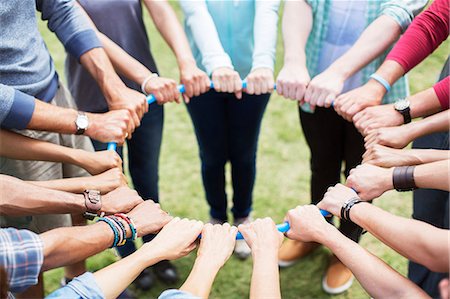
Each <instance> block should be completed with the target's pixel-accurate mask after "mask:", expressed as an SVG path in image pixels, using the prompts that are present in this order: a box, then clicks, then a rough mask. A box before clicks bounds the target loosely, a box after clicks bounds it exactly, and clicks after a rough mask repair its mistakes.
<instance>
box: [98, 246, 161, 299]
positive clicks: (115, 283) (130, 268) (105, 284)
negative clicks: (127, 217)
mask: <svg viewBox="0 0 450 299" xmlns="http://www.w3.org/2000/svg"><path fill="white" fill-rule="evenodd" d="M111 242H112V241H111ZM149 245H150V244H149ZM146 246H148V245H146ZM142 251H143V249H142V248H141V249H139V250H138V251H136V252H135V253H133V254H131V255H129V256H127V257H126V258H123V259H121V260H119V261H117V262H115V263H113V264H111V265H109V266H108V267H106V268H103V269H101V270H99V271H97V272H95V273H94V277H95V281H96V283H97V285H98V286H99V288H100V289H101V290H102V291H103V294H104V295H105V298H106V299H110V298H111V299H113V298H117V297H118V296H119V295H120V293H122V292H123V291H124V290H125V289H126V288H127V287H128V286H129V285H130V284H131V283H132V282H133V281H134V280H135V279H136V277H137V276H138V275H139V274H140V273H141V272H142V271H143V270H144V269H145V268H147V267H149V266H151V265H154V264H156V263H157V262H159V261H161V260H162V258H160V257H158V255H157V254H152V253H151V251H150V252H147V253H145V254H143V252H142ZM146 251H147V250H146Z"/></svg>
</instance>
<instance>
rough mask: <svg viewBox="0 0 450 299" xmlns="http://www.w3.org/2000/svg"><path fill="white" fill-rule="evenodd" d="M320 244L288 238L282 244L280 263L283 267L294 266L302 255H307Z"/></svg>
mask: <svg viewBox="0 0 450 299" xmlns="http://www.w3.org/2000/svg"><path fill="white" fill-rule="evenodd" d="M319 246H320V244H319V243H315V242H301V241H294V240H290V239H287V240H285V241H284V242H283V244H282V245H281V248H280V251H279V253H278V265H279V266H280V267H281V268H286V267H289V266H292V265H293V264H295V263H296V262H297V261H299V260H300V259H301V258H302V257H305V256H307V255H308V254H310V253H311V252H313V251H314V250H316V249H317V248H318V247H319Z"/></svg>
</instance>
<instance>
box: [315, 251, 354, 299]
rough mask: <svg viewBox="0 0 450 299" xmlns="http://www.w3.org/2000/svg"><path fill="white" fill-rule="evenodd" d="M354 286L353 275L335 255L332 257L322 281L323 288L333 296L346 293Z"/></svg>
mask: <svg viewBox="0 0 450 299" xmlns="http://www.w3.org/2000/svg"><path fill="white" fill-rule="evenodd" d="M352 284H353V273H352V272H351V271H350V269H348V268H347V267H346V266H345V265H344V264H343V263H342V262H341V261H340V260H339V259H338V258H337V257H336V256H335V255H332V256H331V259H330V265H329V266H328V269H327V272H326V274H325V276H324V277H323V279H322V288H323V290H324V291H325V292H327V293H328V294H331V295H336V294H340V293H343V292H345V291H346V290H348V289H349V288H350V287H351V286H352Z"/></svg>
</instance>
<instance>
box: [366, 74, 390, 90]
mask: <svg viewBox="0 0 450 299" xmlns="http://www.w3.org/2000/svg"><path fill="white" fill-rule="evenodd" d="M370 78H372V79H374V80H375V81H377V82H378V83H380V84H381V85H383V86H384V88H385V89H386V91H387V92H389V91H391V84H389V82H388V81H386V80H384V78H383V77H381V76H380V75H377V74H375V73H374V74H372V75H370Z"/></svg>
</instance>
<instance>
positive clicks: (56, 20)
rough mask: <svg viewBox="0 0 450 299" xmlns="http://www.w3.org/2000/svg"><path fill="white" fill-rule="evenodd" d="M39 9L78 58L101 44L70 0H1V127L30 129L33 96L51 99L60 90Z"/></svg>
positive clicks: (67, 48)
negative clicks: (42, 31) (42, 32)
mask: <svg viewBox="0 0 450 299" xmlns="http://www.w3.org/2000/svg"><path fill="white" fill-rule="evenodd" d="M36 9H37V10H38V11H40V12H41V13H42V19H43V20H46V21H48V28H49V29H50V30H51V31H53V32H55V33H56V35H57V37H58V39H59V40H60V41H61V42H62V43H63V45H64V47H65V48H66V50H67V52H69V53H70V54H72V55H74V56H75V57H77V58H80V56H81V55H83V54H84V53H85V52H87V51H89V50H91V49H93V48H97V47H101V43H100V41H99V40H98V39H97V36H96V35H95V32H94V31H93V30H92V29H90V24H89V23H88V22H87V20H86V19H85V18H84V16H83V15H82V14H81V13H80V12H79V11H78V9H77V8H75V7H74V6H73V1H72V0H8V1H0V28H1V30H0V41H1V42H0V125H1V126H2V127H5V128H15V129H23V128H26V127H27V125H28V123H29V122H30V120H31V116H32V114H33V111H34V98H35V97H38V98H40V99H42V100H45V101H47V102H49V101H50V100H51V99H52V98H53V97H54V95H55V94H56V91H57V88H58V79H57V75H56V71H55V66H54V64H53V61H52V59H51V57H50V54H49V52H48V50H47V47H46V46H45V43H44V40H43V38H42V36H41V35H40V33H39V30H38V27H37V18H36Z"/></svg>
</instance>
